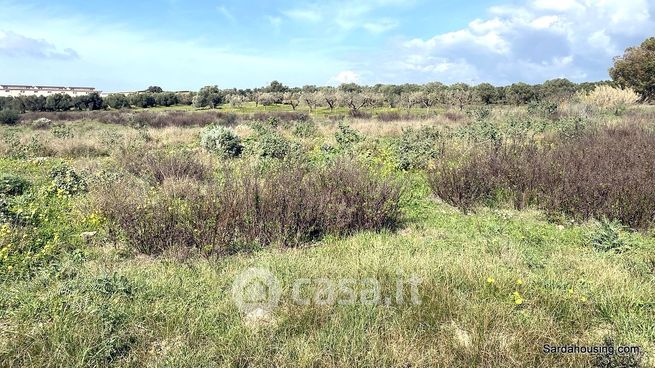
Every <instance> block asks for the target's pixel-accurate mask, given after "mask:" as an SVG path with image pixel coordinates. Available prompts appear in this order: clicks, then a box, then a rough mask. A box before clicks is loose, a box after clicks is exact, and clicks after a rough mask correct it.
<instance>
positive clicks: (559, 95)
mask: <svg viewBox="0 0 655 368" xmlns="http://www.w3.org/2000/svg"><path fill="white" fill-rule="evenodd" d="M540 89H541V95H543V97H544V98H546V99H548V100H550V101H554V102H559V101H565V100H568V99H569V98H571V97H572V96H573V95H574V94H575V93H576V92H577V89H578V88H577V86H576V84H575V83H573V82H571V81H570V80H568V79H566V78H557V79H551V80H547V81H545V82H544V83H543V84H542V85H541V88H540Z"/></svg>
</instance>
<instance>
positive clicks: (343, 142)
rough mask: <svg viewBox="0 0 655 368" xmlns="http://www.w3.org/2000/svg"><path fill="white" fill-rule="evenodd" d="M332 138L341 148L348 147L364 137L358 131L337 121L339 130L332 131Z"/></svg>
mask: <svg viewBox="0 0 655 368" xmlns="http://www.w3.org/2000/svg"><path fill="white" fill-rule="evenodd" d="M334 138H335V139H336V140H337V144H338V145H339V147H340V148H342V149H347V148H350V147H352V146H353V145H354V144H357V143H359V142H361V141H363V140H364V137H363V136H362V134H361V133H360V132H358V131H357V130H355V129H353V128H351V127H350V126H348V125H346V124H344V123H339V130H337V132H336V133H334Z"/></svg>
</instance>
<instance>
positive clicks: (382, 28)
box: [362, 18, 398, 34]
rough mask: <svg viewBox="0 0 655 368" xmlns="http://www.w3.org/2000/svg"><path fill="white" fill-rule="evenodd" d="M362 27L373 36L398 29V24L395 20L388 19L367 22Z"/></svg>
mask: <svg viewBox="0 0 655 368" xmlns="http://www.w3.org/2000/svg"><path fill="white" fill-rule="evenodd" d="M362 27H363V28H364V29H365V30H367V31H369V32H371V33H373V34H378V33H383V32H387V31H390V30H392V29H394V28H396V27H398V22H396V21H395V20H393V19H388V18H386V19H380V20H378V21H374V22H366V23H364V24H363V25H362Z"/></svg>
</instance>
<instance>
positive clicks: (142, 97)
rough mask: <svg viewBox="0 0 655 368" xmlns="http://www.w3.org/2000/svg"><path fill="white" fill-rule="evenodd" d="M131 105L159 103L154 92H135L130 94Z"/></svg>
mask: <svg viewBox="0 0 655 368" xmlns="http://www.w3.org/2000/svg"><path fill="white" fill-rule="evenodd" d="M129 98H130V105H132V106H136V107H142V108H144V109H145V108H148V107H153V106H155V105H156V104H157V101H156V100H155V96H154V95H153V94H152V93H135V94H132V95H130V97H129Z"/></svg>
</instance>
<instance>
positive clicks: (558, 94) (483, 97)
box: [193, 79, 612, 112]
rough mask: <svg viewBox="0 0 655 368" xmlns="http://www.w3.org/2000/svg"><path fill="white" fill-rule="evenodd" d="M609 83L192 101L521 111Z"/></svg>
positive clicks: (298, 92) (393, 88) (218, 93)
mask: <svg viewBox="0 0 655 368" xmlns="http://www.w3.org/2000/svg"><path fill="white" fill-rule="evenodd" d="M611 83H612V82H596V83H580V84H576V83H573V82H571V81H569V80H567V79H554V80H550V81H546V82H544V83H543V84H538V85H529V84H526V83H515V84H512V85H510V86H503V87H496V86H493V85H491V84H489V83H482V84H479V85H477V86H471V85H468V84H464V83H457V84H453V85H450V86H447V85H445V84H442V83H439V82H432V83H427V84H424V85H419V84H403V85H391V84H376V85H374V86H361V85H358V84H355V83H348V84H342V85H341V86H339V87H317V86H304V87H302V88H299V87H287V86H285V85H283V84H281V83H280V82H278V81H273V82H271V83H270V85H268V86H266V87H262V88H255V89H246V90H242V89H225V90H221V89H219V88H218V87H217V86H206V87H203V88H201V89H200V91H199V92H198V94H197V95H196V96H195V97H194V98H193V105H194V106H195V107H197V108H202V107H209V108H216V107H218V106H219V105H221V104H226V103H229V104H230V105H232V106H233V107H240V106H242V105H243V104H244V103H245V102H254V103H255V106H260V105H261V106H269V105H275V104H286V105H289V106H291V108H292V109H293V110H295V109H296V108H297V107H298V106H300V105H305V106H307V107H309V109H310V110H312V109H314V108H317V107H328V108H329V109H330V110H332V109H334V108H335V107H346V108H348V109H349V110H350V111H352V112H355V111H358V110H360V109H361V108H365V107H377V106H380V107H381V106H386V107H390V108H411V107H424V108H428V109H429V108H431V107H432V106H436V105H440V104H441V105H444V104H448V105H454V106H458V107H459V108H463V107H464V106H466V105H469V104H473V103H477V104H489V105H490V104H512V105H523V104H528V103H530V102H533V101H543V100H547V101H554V102H558V101H563V100H566V99H569V98H571V97H572V96H573V95H574V94H576V93H578V92H580V91H584V92H589V91H591V90H593V89H594V88H595V87H596V86H597V85H603V84H611Z"/></svg>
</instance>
